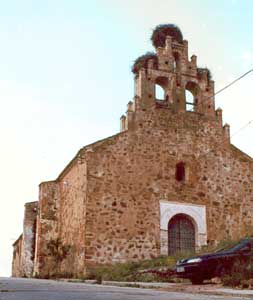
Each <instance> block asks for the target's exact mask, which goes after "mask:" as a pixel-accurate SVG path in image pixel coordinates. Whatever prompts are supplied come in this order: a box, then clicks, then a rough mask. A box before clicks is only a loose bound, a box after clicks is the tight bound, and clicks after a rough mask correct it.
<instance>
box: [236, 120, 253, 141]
mask: <svg viewBox="0 0 253 300" xmlns="http://www.w3.org/2000/svg"><path fill="white" fill-rule="evenodd" d="M251 123H253V119H252V120H250V121H249V122H248V123H247V124H245V125H244V126H243V127H241V128H239V129H238V130H237V131H236V132H235V133H234V134H232V135H231V138H232V137H234V136H235V135H237V134H238V133H239V132H241V131H242V130H243V129H245V128H246V127H248V126H249V125H250V124H251Z"/></svg>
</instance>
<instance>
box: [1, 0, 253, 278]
mask: <svg viewBox="0 0 253 300" xmlns="http://www.w3.org/2000/svg"><path fill="white" fill-rule="evenodd" d="M252 20H253V2H252V1H250V0H248V1H247V0H244V1H236V0H234V1H233V0H230V1H229V0H223V1H222V0H219V1H218V0H212V1H207V0H206V1H203V0H202V1H200V0H192V1H188V0H166V1H165V0H155V1H153V0H152V1H151V0H128V1H124V0H96V1H81V0H80V1H77V0H68V1H67V0H65V1H64V0H61V1H60V0H50V1H46V0H43V1H35V0H33V1H26V0H23V1H20V0H19V1H11V0H9V1H1V0H0V41H1V43H0V105H1V106H0V108H1V109H0V146H1V156H0V163H1V172H0V179H1V181H0V199H1V202H0V203H1V209H0V245H1V248H0V250H1V257H0V275H9V274H10V266H11V255H12V248H11V244H12V243H13V242H14V239H16V238H17V237H18V235H19V234H20V233H21V231H22V220H23V206H24V203H25V202H29V201H35V200H37V197H38V184H39V183H40V182H41V181H45V180H50V179H54V178H56V177H57V175H58V174H59V172H60V171H61V170H62V169H63V168H64V166H65V165H66V164H67V162H68V161H70V160H71V159H72V157H73V156H74V155H75V153H76V152H77V151H78V149H79V148H81V147H82V146H84V145H86V144H88V143H91V142H94V141H96V140H98V139H101V138H104V137H107V136H109V135H112V134H115V133H117V132H118V130H119V118H120V116H121V115H122V114H123V113H124V112H125V110H126V104H127V102H128V101H130V100H132V98H133V76H132V74H131V71H130V69H131V65H132V63H133V61H134V59H135V58H136V57H138V56H139V55H141V54H143V53H145V52H146V51H150V50H153V48H152V45H151V43H150V41H149V39H150V35H151V32H152V28H154V27H155V26H156V25H157V24H160V23H176V24H177V25H178V26H179V27H180V28H181V30H182V32H183V34H184V38H185V39H187V40H188V41H189V55H192V54H193V53H194V54H196V55H197V56H198V63H199V65H200V66H207V67H209V68H210V69H211V71H212V74H213V78H214V80H215V82H216V90H218V89H219V88H221V87H223V86H224V85H226V84H227V83H229V82H230V81H232V80H233V79H235V78H236V77H238V76H240V75H241V74H242V73H245V72H246V71H248V70H249V69H250V68H253V32H252V29H253V21H252ZM252 84H253V75H252V74H250V75H249V76H248V77H246V78H245V79H243V80H242V81H240V82H239V83H237V84H236V85H234V86H233V87H231V88H230V89H228V90H226V91H225V92H223V93H221V94H220V95H219V96H217V98H216V107H219V106H220V107H221V108H222V109H223V110H224V113H223V115H224V123H225V122H228V123H229V124H230V125H231V132H232V133H233V132H236V131H237V130H238V128H240V127H242V126H243V125H244V124H246V123H247V122H248V121H249V120H251V119H253V113H252V111H253V110H252V108H253V104H252V103H253V99H252V90H251V87H252ZM252 133H253V126H249V127H247V128H246V129H245V130H243V131H242V132H241V133H240V134H238V135H236V136H235V137H234V138H233V140H232V141H233V143H234V144H235V145H236V146H237V147H239V148H241V149H242V150H243V151H245V152H247V153H248V154H250V155H252V154H253V140H252Z"/></svg>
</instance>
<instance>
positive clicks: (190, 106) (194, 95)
mask: <svg viewBox="0 0 253 300" xmlns="http://www.w3.org/2000/svg"><path fill="white" fill-rule="evenodd" d="M199 94H200V88H199V86H198V85H197V83H195V82H192V81H189V82H187V84H186V86H185V102H186V111H195V108H196V106H197V105H198V98H199Z"/></svg>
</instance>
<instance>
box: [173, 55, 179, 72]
mask: <svg viewBox="0 0 253 300" xmlns="http://www.w3.org/2000/svg"><path fill="white" fill-rule="evenodd" d="M173 57H174V61H173V69H174V71H178V70H179V69H180V55H179V53H178V52H173Z"/></svg>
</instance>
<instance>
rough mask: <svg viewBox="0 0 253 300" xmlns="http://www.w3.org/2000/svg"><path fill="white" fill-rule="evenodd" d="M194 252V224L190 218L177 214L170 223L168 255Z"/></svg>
mask: <svg viewBox="0 0 253 300" xmlns="http://www.w3.org/2000/svg"><path fill="white" fill-rule="evenodd" d="M194 251H195V227H194V224H193V222H192V220H191V218H190V217H189V216H187V215H185V214H177V215H175V216H174V217H173V218H172V219H171V220H170V221H169V223H168V255H175V254H176V253H180V252H194Z"/></svg>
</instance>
